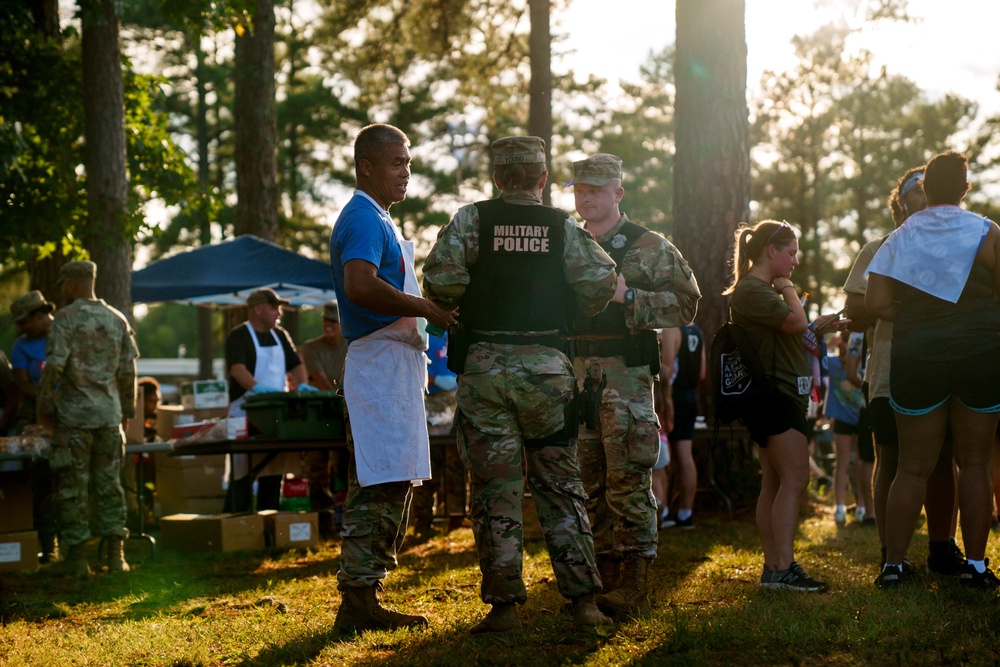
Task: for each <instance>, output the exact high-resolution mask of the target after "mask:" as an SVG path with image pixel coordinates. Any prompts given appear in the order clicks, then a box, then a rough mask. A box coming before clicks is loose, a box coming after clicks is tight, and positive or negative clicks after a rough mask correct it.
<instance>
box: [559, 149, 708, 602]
mask: <svg viewBox="0 0 1000 667" xmlns="http://www.w3.org/2000/svg"><path fill="white" fill-rule="evenodd" d="M573 194H574V197H575V199H576V210H577V213H579V214H580V216H581V217H582V218H583V219H584V222H585V224H586V228H587V229H588V230H589V231H590V232H591V233H592V234H593V235H594V237H595V238H596V239H597V241H598V242H599V243H600V244H601V247H602V248H604V250H606V251H607V253H608V254H609V255H611V257H612V258H613V259H614V260H615V262H616V263H617V265H618V278H619V283H618V291H617V292H616V293H615V296H614V298H613V299H612V300H611V301H612V302H611V303H610V304H609V305H608V307H607V308H606V309H604V311H602V312H601V313H599V314H597V315H596V316H593V317H586V316H581V317H578V318H576V319H575V320H574V322H573V327H572V331H573V338H574V345H575V350H576V359H575V361H574V369H575V371H576V377H577V380H578V381H579V382H580V383H581V385H583V386H584V387H585V388H587V387H588V383H589V388H590V389H591V391H593V392H597V394H598V395H597V396H596V398H595V400H594V401H592V405H594V406H595V407H596V408H597V409H596V410H595V413H596V414H594V415H589V416H588V417H589V418H588V419H586V422H585V425H586V427H585V428H583V429H581V432H580V445H579V456H580V470H581V471H582V474H583V485H584V488H585V490H586V491H587V498H588V500H587V510H588V513H589V515H590V522H591V526H592V527H593V529H594V548H595V550H596V552H597V560H598V566H599V567H600V570H601V577H602V579H603V581H604V592H603V593H602V594H601V595H600V596H598V598H597V601H598V604H599V605H600V606H601V608H602V609H603V610H604V611H606V612H608V613H612V614H623V613H630V612H634V611H637V610H640V609H642V608H644V607H646V605H647V604H648V596H647V586H646V570H647V567H648V565H649V563H650V562H652V560H653V559H654V558H655V557H656V543H657V531H656V529H657V526H656V501H655V499H654V498H653V495H652V490H651V488H650V479H651V474H652V467H653V464H654V463H656V459H657V456H658V454H659V425H658V423H657V415H656V412H655V411H654V408H653V380H654V378H655V377H656V374H657V372H658V370H659V359H660V355H659V346H658V345H657V338H656V332H655V331H654V330H655V329H659V328H663V327H678V326H681V325H685V324H687V323H688V322H690V321H691V320H692V319H693V318H694V315H695V312H696V310H697V307H698V300H699V299H700V298H701V293H700V292H699V290H698V283H697V281H696V280H695V278H694V276H693V275H692V273H691V269H690V268H689V267H688V264H687V262H686V261H685V260H684V258H683V257H682V256H681V253H680V252H679V251H678V250H677V248H675V247H674V246H673V244H671V243H670V242H669V241H667V240H666V239H664V238H663V237H662V236H660V235H659V234H656V233H653V232H650V231H649V230H648V229H646V228H645V227H642V226H640V225H637V224H635V223H633V222H631V221H630V220H629V219H628V216H626V215H625V214H624V213H622V212H621V210H620V209H619V203H620V202H621V200H622V197H623V196H624V194H625V190H624V188H622V161H621V159H619V158H618V157H617V156H615V155H609V154H607V153H599V154H597V155H593V156H591V157H589V158H587V159H585V160H580V161H579V162H575V163H574V164H573ZM671 370H672V369H669V368H667V369H663V372H664V373H666V374H668V375H669V374H670V372H671Z"/></svg>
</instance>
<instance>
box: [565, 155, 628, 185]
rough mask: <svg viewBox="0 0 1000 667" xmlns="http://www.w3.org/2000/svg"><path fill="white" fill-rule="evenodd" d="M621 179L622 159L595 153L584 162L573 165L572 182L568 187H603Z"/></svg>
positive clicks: (580, 161) (579, 161)
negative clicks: (578, 184) (579, 185)
mask: <svg viewBox="0 0 1000 667" xmlns="http://www.w3.org/2000/svg"><path fill="white" fill-rule="evenodd" d="M621 178H622V159H621V158H620V157H618V156H617V155H611V154H610V153H597V154H596V155H591V156H590V157H588V158H587V159H586V160H578V161H576V162H574V163H573V180H572V181H570V185H575V184H577V183H583V184H587V185H596V186H597V187H604V186H605V185H607V184H608V183H610V182H612V181H613V180H615V179H618V180H619V181H620V180H621Z"/></svg>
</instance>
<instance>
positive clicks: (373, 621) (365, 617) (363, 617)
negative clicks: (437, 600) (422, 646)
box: [333, 582, 427, 634]
mask: <svg viewBox="0 0 1000 667" xmlns="http://www.w3.org/2000/svg"><path fill="white" fill-rule="evenodd" d="M381 589H382V583H381V582H379V583H378V584H376V585H375V586H365V587H363V588H358V587H351V586H341V587H340V592H341V595H342V596H343V598H342V599H341V602H340V608H339V609H338V610H337V618H336V620H335V621H334V622H333V627H334V629H336V630H337V631H338V632H341V633H346V634H354V633H357V632H364V631H365V630H395V629H396V628H426V627H427V619H426V618H424V617H423V616H415V615H411V614H403V613H400V612H398V611H394V610H392V609H386V608H385V607H383V606H382V604H381V603H380V602H379V599H378V591H380V590H381Z"/></svg>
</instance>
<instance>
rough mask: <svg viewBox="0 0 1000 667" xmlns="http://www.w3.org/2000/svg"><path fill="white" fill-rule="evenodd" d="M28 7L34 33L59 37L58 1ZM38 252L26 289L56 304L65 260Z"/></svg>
mask: <svg viewBox="0 0 1000 667" xmlns="http://www.w3.org/2000/svg"><path fill="white" fill-rule="evenodd" d="M30 7H31V16H32V19H33V21H34V24H35V31H36V32H38V34H40V35H44V36H45V37H48V38H52V39H55V38H57V37H59V2H58V0H30ZM38 251H39V248H37V247H32V248H30V249H29V251H28V262H27V265H28V276H29V284H28V289H36V290H40V291H41V292H42V294H44V295H45V298H46V299H48V300H49V301H51V302H52V303H56V304H58V303H59V301H60V295H59V289H58V288H57V287H56V280H57V279H58V278H59V267H61V266H62V264H63V262H65V261H66V258H65V257H64V256H63V254H62V248H61V247H59V245H58V244H57V245H56V250H55V252H53V253H52V254H50V255H48V256H46V257H45V258H41V257H39V255H38Z"/></svg>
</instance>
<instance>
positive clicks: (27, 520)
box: [0, 462, 35, 533]
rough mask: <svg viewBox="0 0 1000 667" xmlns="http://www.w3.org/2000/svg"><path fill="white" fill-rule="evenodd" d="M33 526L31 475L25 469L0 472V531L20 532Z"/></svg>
mask: <svg viewBox="0 0 1000 667" xmlns="http://www.w3.org/2000/svg"><path fill="white" fill-rule="evenodd" d="M19 463H20V462H19ZM34 527H35V526H34V519H33V515H32V510H31V475H30V474H29V472H28V471H27V470H21V471H14V470H10V471H4V472H0V533H20V532H24V531H29V530H31V529H32V528H34Z"/></svg>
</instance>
